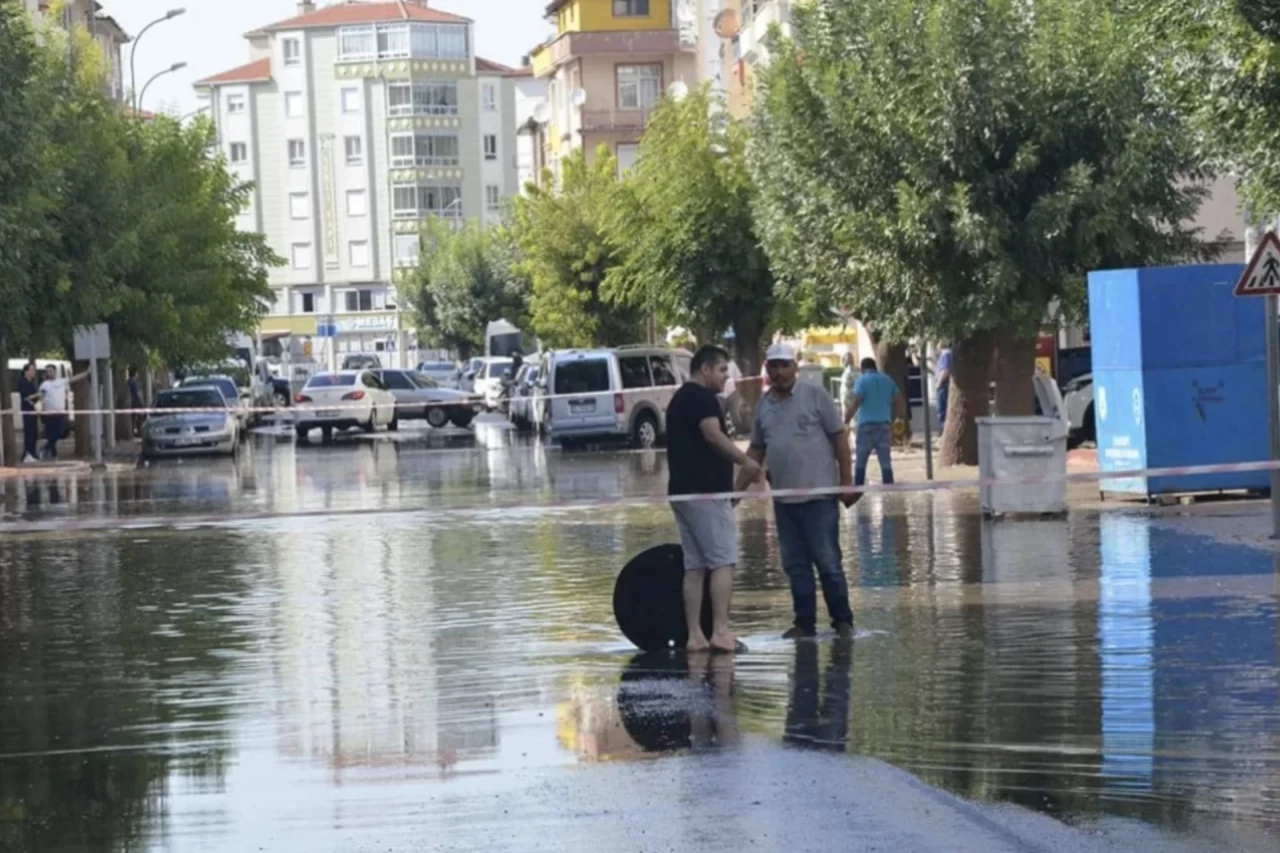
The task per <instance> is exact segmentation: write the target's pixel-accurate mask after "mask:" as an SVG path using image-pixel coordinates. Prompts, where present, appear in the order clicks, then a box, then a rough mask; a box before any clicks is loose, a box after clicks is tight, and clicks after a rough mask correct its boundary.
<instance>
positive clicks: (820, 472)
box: [738, 344, 855, 639]
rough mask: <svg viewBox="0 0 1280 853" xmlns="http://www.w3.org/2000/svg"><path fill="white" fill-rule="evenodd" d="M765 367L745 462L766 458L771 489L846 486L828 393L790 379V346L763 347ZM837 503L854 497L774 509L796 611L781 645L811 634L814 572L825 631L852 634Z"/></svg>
mask: <svg viewBox="0 0 1280 853" xmlns="http://www.w3.org/2000/svg"><path fill="white" fill-rule="evenodd" d="M765 369H766V370H767V371H768V374H769V392H768V393H767V394H766V395H765V396H764V397H763V398H762V399H761V400H760V404H759V406H757V407H756V420H755V426H754V428H753V429H752V431H751V447H750V449H749V450H748V451H747V456H748V457H750V458H751V459H754V460H755V461H756V462H761V463H763V462H764V461H765V459H766V458H767V459H768V470H769V480H770V483H771V484H772V486H773V488H775V489H822V488H834V487H836V486H841V487H846V488H851V487H852V486H853V459H852V454H851V453H850V451H849V437H848V433H847V431H846V429H845V425H844V419H843V418H842V417H841V416H840V410H839V409H838V408H837V407H836V403H835V401H834V400H832V399H831V395H830V394H828V393H827V392H826V391H825V390H824V389H822V388H821V387H819V386H817V385H812V384H810V383H807V382H797V381H796V380H797V375H798V373H799V370H798V365H797V363H796V351H795V348H794V347H792V346H791V345H790V344H774V345H773V346H771V347H769V350H768V352H767V353H766V354H765ZM745 487H746V478H745V477H742V476H740V477H739V482H738V490H739V491H741V490H742V489H744V488H745ZM838 500H839V501H842V502H843V503H844V505H845V506H853V504H854V500H855V495H854V493H853V492H852V491H850V492H848V493H846V494H842V495H837V494H835V493H831V494H824V495H819V496H815V497H806V496H801V497H788V498H778V499H776V500H775V501H774V503H773V512H774V518H775V521H776V526H777V530H778V545H779V548H780V549H781V551H782V568H783V571H785V572H786V574H787V579H788V580H789V581H790V583H791V599H792V604H793V606H794V608H795V624H794V625H792V627H791V628H790V630H788V631H787V632H786V633H785V634H784V635H783V636H784V637H785V638H787V639H800V638H804V637H812V636H814V635H815V634H816V633H817V621H818V616H817V589H816V587H815V584H814V581H813V569H814V566H817V569H818V580H819V581H820V582H821V584H822V596H823V598H824V599H826V603H827V612H828V613H829V614H830V616H831V622H832V625H833V626H834V627H835V629H836V632H837V633H838V634H839V635H840V636H841V637H852V636H853V609H852V608H851V607H850V606H849V584H848V581H847V580H846V579H845V576H844V564H843V556H842V555H841V553H840V508H839V506H838V504H837V501H838Z"/></svg>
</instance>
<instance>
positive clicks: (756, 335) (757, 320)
mask: <svg viewBox="0 0 1280 853" xmlns="http://www.w3.org/2000/svg"><path fill="white" fill-rule="evenodd" d="M764 331H765V330H764V317H763V316H761V315H760V314H756V313H747V314H740V315H738V317H737V318H735V319H734V321H733V336H734V349H736V350H737V351H738V353H737V354H738V367H740V368H742V375H743V376H759V375H760V342H761V341H762V340H763V339H764Z"/></svg>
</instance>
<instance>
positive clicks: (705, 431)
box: [698, 418, 761, 482]
mask: <svg viewBox="0 0 1280 853" xmlns="http://www.w3.org/2000/svg"><path fill="white" fill-rule="evenodd" d="M698 428H699V429H701V430H702V437H703V438H705V439H706V440H707V444H710V445H711V447H712V448H713V449H714V450H715V451H716V453H719V454H720V455H721V456H723V457H724V458H725V459H728V460H729V461H730V462H733V463H734V464H735V465H737V466H739V467H740V468H741V469H742V471H741V472H740V473H739V475H738V476H739V478H740V479H741V478H744V477H745V478H746V479H747V482H753V481H755V480H757V479H759V478H760V473H761V472H760V463H759V462H757V461H755V460H754V459H752V458H751V457H750V456H748V455H747V454H745V453H743V452H742V451H741V450H739V449H738V445H736V444H734V443H733V440H732V439H730V438H729V436H727V435H725V434H724V430H723V429H721V428H720V419H719V418H703V419H702V420H701V421H699V422H698Z"/></svg>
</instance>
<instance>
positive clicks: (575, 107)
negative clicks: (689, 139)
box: [530, 0, 699, 176]
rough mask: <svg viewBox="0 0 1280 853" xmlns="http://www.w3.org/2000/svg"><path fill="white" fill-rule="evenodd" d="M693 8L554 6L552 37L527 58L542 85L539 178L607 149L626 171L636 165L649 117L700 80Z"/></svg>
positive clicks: (606, 3) (591, 0)
mask: <svg viewBox="0 0 1280 853" xmlns="http://www.w3.org/2000/svg"><path fill="white" fill-rule="evenodd" d="M698 9H699V3H697V2H695V0H553V2H552V3H551V4H550V5H548V6H547V10H546V11H547V17H548V19H549V20H550V21H551V22H552V23H553V24H554V25H555V27H556V33H555V35H554V36H553V37H551V38H550V39H548V40H547V41H546V42H545V43H543V44H541V45H539V46H538V47H536V48H535V49H534V50H533V52H532V53H531V54H530V62H531V64H532V67H533V74H534V76H535V77H538V78H539V79H544V80H546V81H547V83H548V86H547V102H546V105H545V107H544V108H543V109H542V110H540V115H538V116H536V118H537V122H536V123H537V130H536V133H537V140H536V144H535V150H536V151H537V152H538V162H537V164H536V166H537V172H538V173H539V174H540V173H541V172H542V169H543V168H550V169H551V171H552V173H553V175H556V176H558V174H559V164H560V161H561V159H563V158H564V157H566V156H567V155H569V154H571V153H573V152H575V151H580V150H586V152H587V156H588V157H589V158H590V157H591V156H593V155H594V153H595V151H596V150H597V149H598V148H599V146H601V145H604V146H606V147H608V149H609V150H610V151H612V152H613V154H614V155H615V156H616V157H617V158H618V161H619V168H620V169H621V170H625V169H626V168H628V167H629V166H630V165H631V164H632V163H633V162H635V157H636V152H637V149H638V146H639V142H640V137H641V136H642V135H643V134H644V128H645V124H646V123H647V122H648V118H649V114H650V112H651V111H652V110H653V108H654V107H656V106H657V104H658V102H659V100H660V99H661V98H662V95H663V93H664V92H666V91H667V89H668V88H669V87H670V86H671V85H672V84H673V83H675V82H677V81H681V82H684V83H685V84H686V85H688V86H690V87H692V86H694V85H696V83H697V79H698V71H697V47H698Z"/></svg>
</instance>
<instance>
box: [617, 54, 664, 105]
mask: <svg viewBox="0 0 1280 853" xmlns="http://www.w3.org/2000/svg"><path fill="white" fill-rule="evenodd" d="M661 97H662V66H661V65H619V66H618V107H619V108H620V109H624V110H647V109H649V108H651V107H654V106H656V105H657V103H658V100H659V99H660V98H661Z"/></svg>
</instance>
